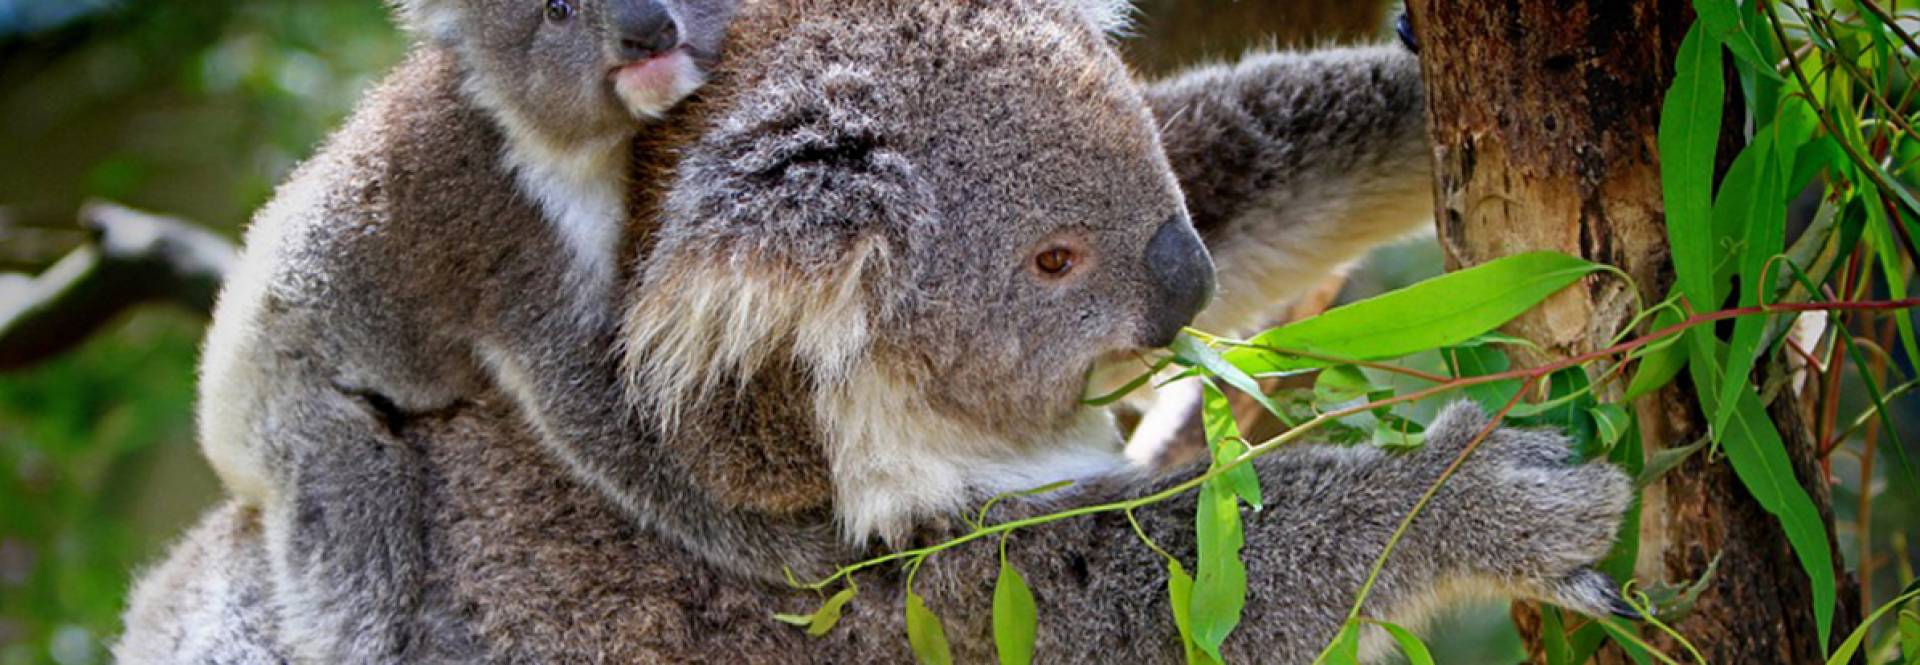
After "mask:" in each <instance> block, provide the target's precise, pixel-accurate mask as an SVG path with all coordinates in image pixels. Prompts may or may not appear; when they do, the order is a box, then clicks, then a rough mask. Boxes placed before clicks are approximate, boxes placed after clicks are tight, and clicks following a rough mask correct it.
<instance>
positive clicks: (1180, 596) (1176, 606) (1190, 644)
mask: <svg viewBox="0 0 1920 665" xmlns="http://www.w3.org/2000/svg"><path fill="white" fill-rule="evenodd" d="M1167 601H1168V603H1169V605H1170V606H1171V607H1172V609H1173V625H1174V627H1175V628H1177V629H1179V630H1180V644H1181V646H1182V648H1184V649H1185V650H1186V652H1187V663H1188V665H1201V664H1204V663H1211V662H1214V661H1213V659H1212V658H1210V657H1208V656H1207V653H1206V652H1205V651H1201V650H1200V645H1199V644H1197V643H1195V642H1194V641H1193V618H1192V616H1193V615H1192V611H1191V608H1192V605H1193V576H1191V575H1188V574H1187V569H1186V567H1185V566H1181V565H1180V561H1179V560H1177V559H1167Z"/></svg>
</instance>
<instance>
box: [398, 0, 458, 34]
mask: <svg viewBox="0 0 1920 665" xmlns="http://www.w3.org/2000/svg"><path fill="white" fill-rule="evenodd" d="M388 4H389V5H391V6H392V7H393V15H394V18H395V19H396V20H398V21H399V23H400V27H402V28H405V29H406V30H407V32H411V33H413V34H415V35H418V36H419V37H420V38H421V39H426V40H430V41H433V42H437V43H440V44H451V43H453V41H454V40H456V39H457V38H458V37H459V34H460V30H461V20H460V18H461V13H462V12H463V11H464V8H463V7H462V6H461V3H460V1H459V0H389V3H388Z"/></svg>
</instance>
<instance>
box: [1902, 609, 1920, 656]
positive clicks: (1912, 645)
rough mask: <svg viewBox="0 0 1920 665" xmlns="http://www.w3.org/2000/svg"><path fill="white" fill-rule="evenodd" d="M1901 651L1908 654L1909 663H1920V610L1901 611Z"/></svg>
mask: <svg viewBox="0 0 1920 665" xmlns="http://www.w3.org/2000/svg"><path fill="white" fill-rule="evenodd" d="M1900 651H1901V652H1902V653H1905V654H1906V661H1907V663H1908V665H1913V664H1914V663H1920V610H1915V609H1913V608H1908V609H1905V610H1901V611H1900Z"/></svg>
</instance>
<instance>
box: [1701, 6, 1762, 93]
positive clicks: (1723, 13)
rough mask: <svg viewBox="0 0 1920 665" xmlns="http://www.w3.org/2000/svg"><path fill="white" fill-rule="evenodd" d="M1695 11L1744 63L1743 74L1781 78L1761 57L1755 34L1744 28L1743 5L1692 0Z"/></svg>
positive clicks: (1716, 37) (1715, 36)
mask: <svg viewBox="0 0 1920 665" xmlns="http://www.w3.org/2000/svg"><path fill="white" fill-rule="evenodd" d="M1693 11H1694V13H1695V14H1696V15H1697V16H1699V19H1700V20H1699V22H1700V23H1701V24H1705V25H1706V26H1707V28H1708V29H1709V30H1710V31H1711V32H1712V35H1713V38H1714V39H1716V40H1718V41H1719V42H1721V43H1724V44H1726V45H1727V49H1728V50H1730V51H1733V55H1734V57H1736V58H1739V59H1740V60H1741V61H1742V62H1744V63H1745V66H1744V67H1742V68H1741V70H1742V71H1748V70H1751V71H1752V72H1753V73H1754V74H1756V75H1760V76H1771V77H1772V78H1775V79H1778V78H1780V75H1779V74H1776V73H1774V71H1773V62H1772V61H1771V60H1768V59H1767V58H1766V57H1765V56H1762V55H1760V45H1759V43H1758V40H1755V39H1754V37H1753V33H1752V32H1749V31H1748V30H1747V29H1746V28H1745V27H1743V26H1742V25H1741V16H1740V3H1738V2H1735V1H1734V0H1693ZM1681 48H1682V49H1684V48H1686V47H1685V46H1682V47H1681ZM1714 66H1715V68H1716V69H1718V68H1719V63H1718V62H1716V63H1714Z"/></svg>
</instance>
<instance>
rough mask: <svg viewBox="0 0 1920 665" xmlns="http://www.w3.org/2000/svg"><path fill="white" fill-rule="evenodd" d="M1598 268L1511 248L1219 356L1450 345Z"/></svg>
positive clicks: (1283, 366)
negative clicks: (1504, 253)
mask: <svg viewBox="0 0 1920 665" xmlns="http://www.w3.org/2000/svg"><path fill="white" fill-rule="evenodd" d="M1599 269H1600V266H1598V265H1595V264H1593V263H1589V262H1587V261H1583V260H1580V259H1577V258H1574V257H1571V256H1567V255H1565V254H1559V253H1555V252H1531V253H1527V254H1516V255H1514V256H1508V257H1504V258H1500V259H1495V260H1493V261H1489V262H1487V263H1483V264H1481V265H1478V266H1474V267H1472V268H1467V269H1465V270H1461V271H1458V272H1454V273H1450V274H1446V275H1442V276H1439V277H1435V278H1433V279H1429V280H1426V281H1423V282H1420V283H1418V284H1415V285H1413V286H1409V287H1407V288H1404V289H1400V290H1397V291H1393V292H1390V293H1386V294H1383V295H1380V296H1376V297H1373V298H1369V299H1366V300H1362V301H1360V302H1356V303H1353V304H1350V305H1345V306H1342V307H1336V308H1334V309H1331V310H1328V311H1327V312H1325V313H1323V314H1321V315H1319V316H1315V317H1313V318H1310V319H1306V320H1303V321H1297V322H1294V323H1291V324H1288V325H1286V326H1282V327H1279V328H1275V329H1273V330H1269V331H1267V332H1264V333H1261V334H1260V335H1258V336H1256V337H1254V338H1253V339H1252V340H1251V341H1250V342H1249V344H1250V346H1246V347H1239V348H1235V349H1232V350H1229V351H1227V352H1226V353H1225V354H1223V357H1224V358H1225V359H1226V360H1227V362H1229V363H1231V364H1233V365H1234V366H1236V367H1239V368H1241V369H1243V370H1246V371H1247V372H1249V373H1252V374H1264V373H1267V372H1283V371H1289V370H1295V369H1300V368H1302V367H1324V366H1327V365H1329V364H1334V363H1328V362H1325V361H1321V360H1314V359H1309V358H1303V357H1301V356H1297V355H1288V354H1286V353H1284V351H1295V352H1304V353H1311V354H1315V355H1319V356H1325V357H1333V358H1346V359H1352V360H1384V359H1390V358H1398V357H1401V356H1405V355H1410V354H1413V353H1418V352H1420V351H1426V350H1429V349H1437V348H1440V347H1444V346H1454V345H1458V344H1461V343H1463V342H1466V341H1469V340H1472V339H1475V338H1476V337H1479V336H1481V335H1483V334H1486V333H1488V332H1491V331H1493V329H1495V328H1498V327H1500V326H1501V325H1502V324H1505V323H1506V322H1508V321H1511V320H1513V319H1514V317H1517V316H1519V315H1521V314H1523V313H1525V312H1526V311H1527V310H1529V309H1532V308H1533V307H1534V306H1535V305H1538V304H1540V302H1541V301H1542V300H1545V299H1546V298H1547V296H1551V295H1553V294H1554V293H1555V292H1558V291H1560V290H1561V289H1564V288H1566V287H1567V286H1569V285H1571V284H1573V283H1574V282H1577V281H1579V280H1580V278H1581V277H1584V276H1586V275H1588V274H1591V273H1593V272H1594V271H1596V270H1599ZM1236 387H1238V386H1236Z"/></svg>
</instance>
